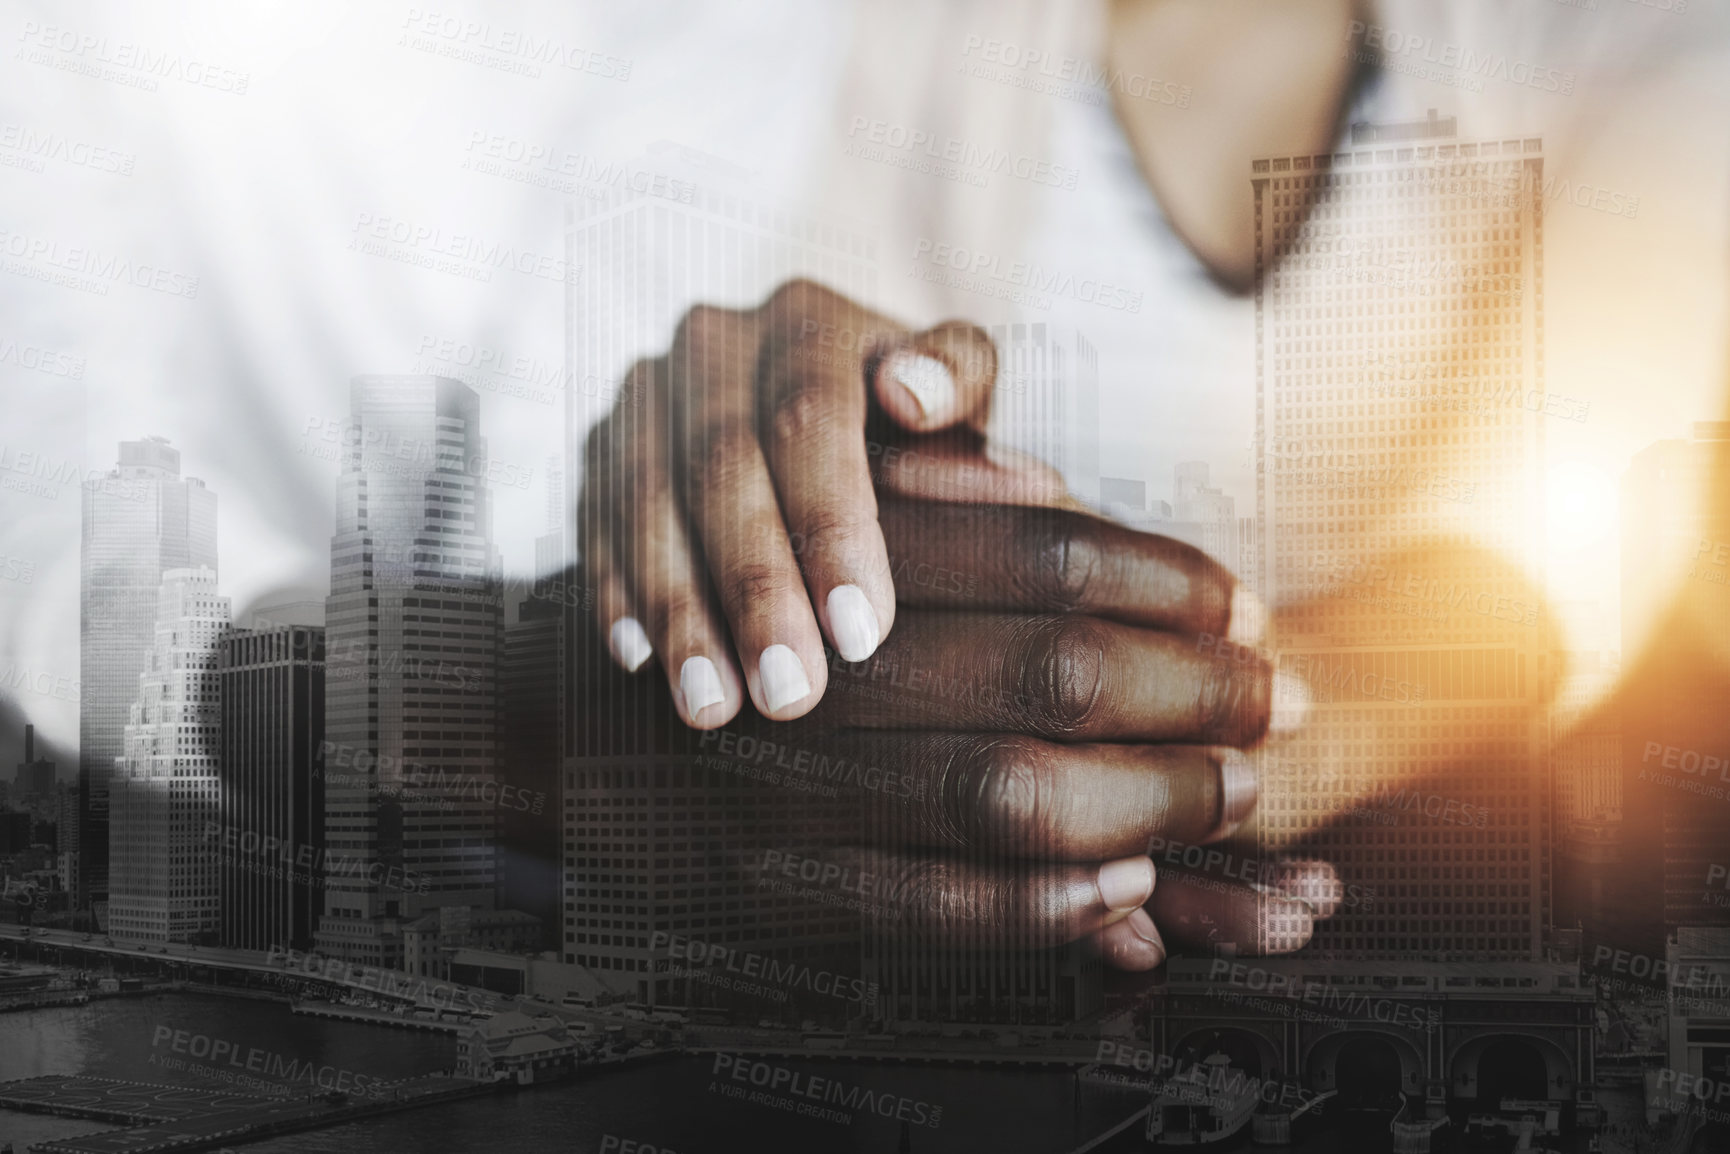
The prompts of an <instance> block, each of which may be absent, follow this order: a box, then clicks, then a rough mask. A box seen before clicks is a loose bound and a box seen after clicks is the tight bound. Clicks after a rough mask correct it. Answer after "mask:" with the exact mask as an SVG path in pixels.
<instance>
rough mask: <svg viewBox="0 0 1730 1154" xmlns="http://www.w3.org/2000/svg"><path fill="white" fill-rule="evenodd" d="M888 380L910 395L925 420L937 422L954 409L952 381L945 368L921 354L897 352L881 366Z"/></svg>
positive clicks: (932, 358) (941, 363) (947, 367)
mask: <svg viewBox="0 0 1730 1154" xmlns="http://www.w3.org/2000/svg"><path fill="white" fill-rule="evenodd" d="M883 367H884V370H885V371H886V372H887V373H888V374H889V379H890V380H892V381H894V382H895V383H896V384H898V385H900V386H901V387H902V388H904V389H906V390H907V391H908V392H909V393H911V394H913V400H914V401H915V402H916V403H917V404H918V405H919V411H920V412H921V413H923V414H924V415H925V416H926V418H927V419H932V420H936V419H940V418H942V417H946V416H948V415H949V413H950V411H951V410H953V409H954V408H955V378H954V377H952V376H951V375H950V374H949V366H948V365H946V364H944V363H943V362H942V361H940V360H938V359H937V358H936V357H928V356H925V355H924V354H923V353H910V352H905V351H903V352H898V353H893V354H891V355H890V357H889V361H888V363H887V364H886V365H884V366H883Z"/></svg>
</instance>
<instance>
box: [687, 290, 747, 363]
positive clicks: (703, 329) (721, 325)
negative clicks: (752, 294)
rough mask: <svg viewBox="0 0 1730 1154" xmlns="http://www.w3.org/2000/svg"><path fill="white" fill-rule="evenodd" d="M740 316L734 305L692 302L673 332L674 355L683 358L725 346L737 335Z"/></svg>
mask: <svg viewBox="0 0 1730 1154" xmlns="http://www.w3.org/2000/svg"><path fill="white" fill-rule="evenodd" d="M739 320H740V317H739V314H738V313H737V312H735V311H733V310H732V309H724V308H721V307H720V306H718V305H704V304H699V305H692V306H691V307H690V309H689V310H687V311H686V313H685V315H684V316H683V317H681V318H679V327H678V329H677V330H675V332H674V333H673V356H674V359H675V360H676V361H680V362H683V361H685V360H687V359H688V358H690V357H692V356H701V355H703V353H704V352H705V351H707V350H712V349H715V348H718V347H720V346H722V345H723V344H725V343H726V342H727V341H728V340H730V339H732V338H733V337H734V336H736V335H737V333H738V330H739Z"/></svg>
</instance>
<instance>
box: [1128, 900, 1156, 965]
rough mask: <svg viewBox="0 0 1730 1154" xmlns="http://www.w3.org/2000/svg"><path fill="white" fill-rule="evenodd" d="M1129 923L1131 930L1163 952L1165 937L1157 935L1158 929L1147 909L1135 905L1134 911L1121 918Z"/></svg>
mask: <svg viewBox="0 0 1730 1154" xmlns="http://www.w3.org/2000/svg"><path fill="white" fill-rule="evenodd" d="M1123 920H1124V921H1125V922H1127V923H1128V924H1129V928H1130V930H1131V932H1133V933H1134V934H1135V936H1136V937H1138V938H1140V939H1141V940H1142V941H1144V942H1146V943H1147V944H1148V945H1150V946H1157V947H1158V948H1159V952H1160V953H1161V954H1164V953H1165V939H1163V938H1161V937H1160V936H1159V930H1158V928H1157V927H1155V926H1154V924H1153V919H1152V918H1150V917H1148V915H1147V911H1146V910H1144V909H1141V908H1139V907H1137V909H1136V911H1135V912H1134V913H1132V914H1130V915H1129V916H1128V917H1127V918H1124V919H1123Z"/></svg>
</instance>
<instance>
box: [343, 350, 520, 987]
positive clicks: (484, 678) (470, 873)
mask: <svg viewBox="0 0 1730 1154" xmlns="http://www.w3.org/2000/svg"><path fill="white" fill-rule="evenodd" d="M350 395H351V409H350V418H349V425H348V428H347V430H346V435H345V439H344V446H343V463H342V473H341V475H340V476H339V477H338V479H337V496H336V534H335V535H334V536H333V537H332V538H331V557H330V597H329V600H328V601H327V602H326V613H325V730H326V745H325V747H324V749H325V755H324V766H323V772H324V790H325V792H324V797H325V823H324V826H325V845H326V852H325V857H324V862H325V904H324V914H323V917H322V918H320V919H319V924H318V931H317V934H316V941H317V945H318V948H319V949H320V950H321V951H323V952H325V953H329V954H332V955H334V956H337V957H342V958H346V959H348V960H350V961H353V962H357V963H362V964H367V965H381V966H389V967H397V966H400V965H401V964H402V949H403V944H402V929H403V926H404V924H405V923H406V922H410V921H413V920H415V919H416V918H418V917H420V916H421V915H423V914H425V913H428V912H430V911H433V910H436V909H440V908H449V907H466V908H481V909H491V908H493V906H494V902H495V900H496V892H495V891H496V886H497V882H498V871H497V864H496V854H497V849H496V840H497V839H496V837H495V834H496V829H495V823H496V799H497V792H496V790H495V788H494V787H495V784H496V783H495V780H494V776H493V775H494V771H495V767H496V759H497V754H498V720H497V713H496V705H497V673H498V658H499V642H500V634H501V628H502V622H503V612H502V598H501V593H500V574H501V562H500V558H499V554H498V551H497V549H496V548H495V547H494V545H493V539H492V500H491V495H490V493H489V491H488V489H487V487H486V484H485V476H486V472H487V448H486V441H485V440H484V439H483V438H482V437H481V429H480V398H479V397H478V396H477V395H476V394H475V392H474V391H473V390H472V389H470V388H468V387H467V386H466V385H463V384H462V383H460V382H458V381H454V380H450V379H448V378H444V377H434V376H367V377H356V378H355V380H354V382H353V387H352V391H351V394H350Z"/></svg>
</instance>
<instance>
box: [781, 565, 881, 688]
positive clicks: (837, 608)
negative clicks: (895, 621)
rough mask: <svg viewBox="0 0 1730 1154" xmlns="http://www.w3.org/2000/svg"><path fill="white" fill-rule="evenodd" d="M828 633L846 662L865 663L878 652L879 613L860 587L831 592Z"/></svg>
mask: <svg viewBox="0 0 1730 1154" xmlns="http://www.w3.org/2000/svg"><path fill="white" fill-rule="evenodd" d="M829 632H830V633H831V634H833V635H834V637H835V648H836V649H837V650H839V651H840V653H841V659H842V660H843V661H863V660H865V659H866V658H867V657H869V656H871V655H872V654H873V653H875V652H877V642H878V641H879V640H881V637H880V636H879V634H878V630H877V611H876V610H875V609H873V608H871V602H870V601H868V600H866V598H865V592H864V590H862V589H860V588H859V586H857V585H837V586H835V588H833V589H831V590H830V591H829ZM800 672H801V675H802V674H803V672H804V671H803V670H801V671H800Z"/></svg>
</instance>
